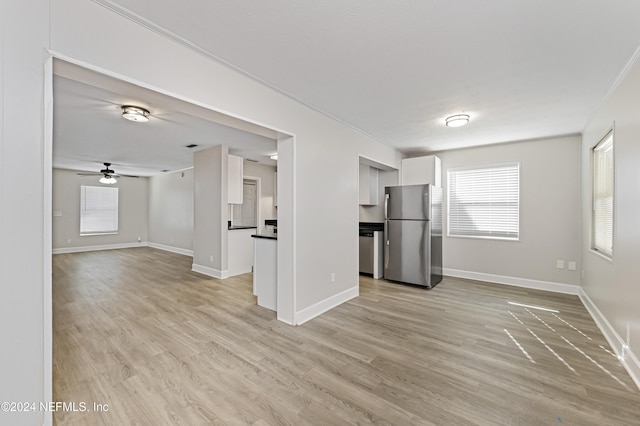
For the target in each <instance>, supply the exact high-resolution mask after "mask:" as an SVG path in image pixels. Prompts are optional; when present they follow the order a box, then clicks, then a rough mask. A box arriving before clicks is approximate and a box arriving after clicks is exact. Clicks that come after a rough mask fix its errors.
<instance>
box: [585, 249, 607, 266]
mask: <svg viewBox="0 0 640 426" xmlns="http://www.w3.org/2000/svg"><path fill="white" fill-rule="evenodd" d="M589 251H590V252H591V253H593V254H594V255H595V256H597V257H600V258H602V259H604V260H607V261H609V263H613V256H609V255H606V254H604V253H601V252H599V251H598V250H594V249H589Z"/></svg>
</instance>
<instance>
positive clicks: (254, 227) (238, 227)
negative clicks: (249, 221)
mask: <svg viewBox="0 0 640 426" xmlns="http://www.w3.org/2000/svg"><path fill="white" fill-rule="evenodd" d="M227 229H229V231H234V230H236V229H258V228H257V227H256V226H230V227H229V228H227Z"/></svg>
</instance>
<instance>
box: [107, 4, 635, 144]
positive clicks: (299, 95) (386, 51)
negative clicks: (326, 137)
mask: <svg viewBox="0 0 640 426" xmlns="http://www.w3.org/2000/svg"><path fill="white" fill-rule="evenodd" d="M95 1H97V2H98V3H102V4H105V5H108V6H109V7H111V8H117V9H119V12H120V13H123V14H125V15H130V16H131V17H132V19H134V20H138V21H142V22H144V23H145V25H147V26H150V27H155V28H156V29H157V30H158V31H160V32H164V33H165V34H167V35H169V36H174V37H175V36H177V37H178V38H180V39H182V40H186V41H187V42H189V43H191V44H193V45H194V46H197V47H198V48H199V49H202V50H204V51H206V52H208V53H209V54H210V55H212V56H215V57H216V58H218V59H219V60H221V61H224V62H226V63H228V64H230V65H231V66H233V67H235V68H237V69H240V70H242V71H243V72H245V73H247V74H250V75H252V76H254V77H255V78H257V79H259V80H261V81H263V82H266V83H267V84H269V85H271V86H272V87H275V88H277V89H278V90H280V91H281V92H283V93H286V94H288V95H289V96H291V97H293V98H296V99H298V100H301V101H302V102H305V103H307V104H308V105H311V106H313V107H314V108H317V109H319V110H321V111H324V112H325V113H327V114H329V115H331V116H334V117H336V118H338V119H340V120H342V121H343V122H345V123H348V124H349V125H351V126H353V127H355V128H358V129H360V130H361V131H363V132H364V133H367V134H369V135H371V136H372V137H374V138H375V139H377V140H379V141H380V142H382V143H384V144H387V145H389V146H393V147H396V148H398V149H400V150H401V151H404V152H406V153H412V152H422V151H437V150H444V149H453V148H459V147H465V146H473V145H482V144H489V143H499V142H505V141H514V140H522V139H530V138H540V137H546V136H556V135H564V134H575V133H579V132H581V131H582V129H583V127H584V125H585V124H586V122H587V120H588V119H589V117H590V115H591V114H592V113H593V112H594V111H595V109H596V108H597V107H598V105H599V104H600V102H601V101H602V100H603V98H604V97H605V96H606V94H607V92H608V91H609V90H610V89H611V87H612V86H613V85H614V83H615V81H616V79H617V78H618V76H619V75H620V73H621V72H622V70H623V69H624V67H625V66H626V65H627V64H628V62H629V60H630V59H631V58H632V57H633V55H634V52H635V51H636V49H637V48H638V46H639V45H640V25H638V16H640V2H638V1H636V0H627V1H625V0H616V1H613V2H612V1H584V0H562V1H558V0H537V1H513V0H492V1H485V2H480V1H477V0H458V1H443V0H421V1H417V0H413V1H397V0H377V1H364V0H341V1H326V0H325V1H299V0H298V1H295V0H270V1H264V0H244V1H203V0H200V1H190V2H184V1H177V0H95ZM460 112H465V113H468V114H470V115H471V117H472V120H471V123H470V124H469V125H468V126H466V127H462V128H456V129H450V128H446V127H445V126H444V125H443V122H444V118H445V117H446V116H448V115H451V114H455V113H460Z"/></svg>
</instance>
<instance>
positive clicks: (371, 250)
mask: <svg viewBox="0 0 640 426" xmlns="http://www.w3.org/2000/svg"><path fill="white" fill-rule="evenodd" d="M383 235H384V232H383V231H376V230H373V229H366V228H360V232H359V243H360V244H359V247H360V255H359V257H360V273H361V274H363V275H369V276H372V277H373V278H375V279H378V278H382V275H383V274H384V264H383V258H384V245H383V244H384V238H383Z"/></svg>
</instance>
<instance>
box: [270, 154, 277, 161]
mask: <svg viewBox="0 0 640 426" xmlns="http://www.w3.org/2000/svg"><path fill="white" fill-rule="evenodd" d="M269 158H271V159H272V160H277V159H278V154H273V155H270V156H269Z"/></svg>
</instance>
